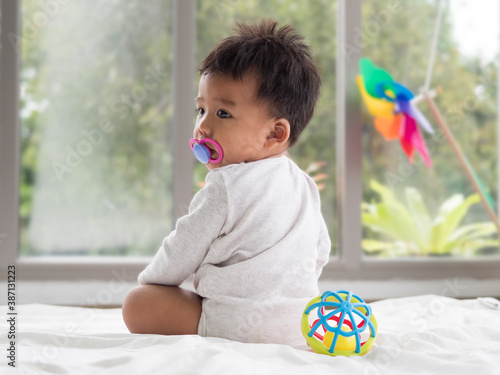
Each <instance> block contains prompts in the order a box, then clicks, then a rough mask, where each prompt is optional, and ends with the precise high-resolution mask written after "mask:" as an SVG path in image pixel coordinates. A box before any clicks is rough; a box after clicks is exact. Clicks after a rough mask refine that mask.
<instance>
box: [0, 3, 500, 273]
mask: <svg viewBox="0 0 500 375" xmlns="http://www.w3.org/2000/svg"><path fill="white" fill-rule="evenodd" d="M361 3H362V0H338V6H337V20H336V21H337V71H336V74H337V76H336V85H337V97H336V101H337V114H336V116H337V144H336V145H333V146H335V147H336V149H337V196H338V199H337V201H338V207H337V209H338V211H337V212H338V216H337V218H338V220H339V232H338V238H337V242H336V241H335V240H336V238H335V237H334V236H333V235H332V242H333V243H335V242H336V243H337V246H338V249H339V251H338V256H336V257H332V258H331V260H330V262H329V264H328V265H327V266H326V267H325V268H324V271H323V274H322V279H323V280H333V279H336V280H339V279H341V280H383V279H394V278H402V279H419V280H426V279H436V278H440V279H442V278H451V277H465V278H467V277H472V278H476V279H483V280H484V279H498V278H500V260H496V259H488V258H487V257H478V258H474V259H446V258H438V259H411V260H408V259H401V260H381V259H367V258H363V254H362V249H361V239H362V224H361V208H360V207H361V201H362V189H361V186H362V184H361V182H362V168H361V166H362V152H361V151H362V148H361V132H362V120H361V113H360V110H359V108H360V104H361V102H360V97H359V93H358V92H357V89H356V86H355V85H354V83H353V82H354V80H355V77H356V75H357V74H358V62H359V59H360V58H361V52H359V53H354V54H353V53H351V54H349V55H348V56H346V53H345V47H346V46H349V45H350V46H356V43H355V40H356V39H355V38H356V30H359V29H361ZM0 6H1V17H2V19H1V27H2V32H1V39H0V41H1V46H3V47H2V50H1V51H0V116H1V118H2V121H1V122H0V172H1V173H0V176H1V178H0V213H1V214H0V264H1V266H0V268H1V270H2V272H4V270H6V269H7V265H9V264H16V265H17V270H18V275H19V276H20V277H21V278H22V279H23V280H109V279H110V278H111V276H112V275H113V274H114V273H116V270H120V272H121V274H122V276H123V278H124V279H125V280H131V281H133V280H135V279H136V277H137V274H138V273H139V272H140V271H141V270H142V269H144V267H146V265H147V264H148V263H149V262H150V260H151V257H47V258H44V257H19V256H18V252H19V240H18V233H19V207H18V202H19V158H20V155H19V149H20V136H19V134H20V121H19V66H20V53H19V52H17V51H16V50H15V48H12V47H13V46H12V45H11V41H10V40H11V39H12V36H19V35H20V30H21V24H20V22H21V18H20V13H21V12H20V9H21V2H20V1H19V2H18V1H0ZM499 22H500V14H499ZM173 37H174V40H175V42H174V64H173V77H174V81H173V85H174V86H173V89H174V98H175V99H174V100H175V101H174V115H173V121H172V127H173V134H174V136H173V139H172V140H171V144H170V147H172V149H173V155H174V168H173V177H174V178H173V181H174V182H173V186H171V188H172V190H173V200H174V205H173V207H174V209H173V212H172V213H171V214H172V216H173V217H174V218H175V219H177V218H179V217H180V216H182V214H183V213H185V212H186V208H187V207H188V205H189V202H190V201H191V199H192V196H193V192H192V188H191V186H192V175H193V165H192V162H191V160H192V156H191V151H190V150H189V148H188V147H185V143H186V139H189V138H190V137H191V128H190V127H189V126H185V124H186V123H190V122H191V121H192V100H193V97H194V93H193V90H192V88H193V87H194V83H195V79H196V77H195V66H194V64H195V43H196V0H174V34H173ZM18 38H19V37H18ZM498 65H499V74H498V82H497V84H498V83H500V64H498ZM497 108H500V95H497ZM499 118H500V116H497V123H498V124H499V126H498V129H499V131H498V132H497V160H498V166H500V149H499V148H500V147H498V145H500V120H499ZM347 124H348V125H349V126H347ZM498 175H499V176H498V181H497V184H498V186H500V173H498ZM499 190H500V189H499ZM352 207H359V210H353V209H352ZM499 213H500V207H499ZM499 216H500V215H499ZM340 249H351V251H341V250H340Z"/></svg>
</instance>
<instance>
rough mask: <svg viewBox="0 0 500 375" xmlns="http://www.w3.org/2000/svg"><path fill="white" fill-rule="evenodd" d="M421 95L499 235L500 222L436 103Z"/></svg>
mask: <svg viewBox="0 0 500 375" xmlns="http://www.w3.org/2000/svg"><path fill="white" fill-rule="evenodd" d="M423 95H424V99H425V101H426V103H427V105H428V106H429V109H430V110H431V113H432V115H433V116H434V118H435V119H436V122H437V124H438V125H439V127H440V128H441V130H442V131H443V133H444V135H445V137H446V139H447V140H448V143H449V144H450V146H451V148H452V149H453V151H454V152H455V155H456V156H457V157H458V160H459V161H460V165H461V166H462V169H463V170H464V171H465V174H466V176H467V178H468V179H469V181H470V182H471V183H472V186H474V190H476V192H477V193H478V194H479V196H480V197H481V203H482V204H483V206H484V208H485V209H486V212H487V213H488V215H489V216H490V218H491V220H492V221H493V223H494V224H495V225H496V227H497V230H498V233H500V222H499V221H498V218H497V216H496V215H495V212H494V211H493V209H492V208H491V206H490V204H489V203H488V198H487V197H486V194H485V193H484V191H483V189H481V186H480V184H479V182H478V181H477V179H476V178H475V176H474V172H473V170H472V167H471V166H470V164H469V163H468V162H467V159H466V158H465V156H464V155H463V153H462V150H461V149H460V146H459V145H458V143H457V141H456V140H455V137H453V134H452V133H451V131H450V129H449V127H448V125H447V124H446V122H445V120H444V118H443V116H441V112H440V111H439V109H438V107H437V106H436V103H435V102H434V100H433V99H432V98H431V96H430V95H429V94H428V93H427V92H424V93H423Z"/></svg>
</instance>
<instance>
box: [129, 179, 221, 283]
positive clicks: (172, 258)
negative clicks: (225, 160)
mask: <svg viewBox="0 0 500 375" xmlns="http://www.w3.org/2000/svg"><path fill="white" fill-rule="evenodd" d="M226 214H227V196H226V189H225V186H224V182H223V179H222V175H221V174H220V173H218V171H213V172H210V173H209V174H208V175H207V179H206V185H205V187H204V188H203V189H202V190H201V191H200V192H198V193H197V194H196V195H195V197H194V198H193V200H192V202H191V205H190V207H189V213H188V214H187V215H185V216H183V217H181V218H180V219H179V220H178V221H177V224H176V228H175V230H174V231H173V232H172V233H170V235H169V236H168V237H166V238H165V239H164V240H163V244H162V246H161V247H160V249H159V250H158V252H157V253H156V255H155V257H154V259H153V261H152V262H151V264H149V265H148V266H147V267H146V269H145V270H144V271H142V273H141V274H140V275H139V278H138V280H139V283H140V284H161V285H180V284H181V283H182V282H183V281H184V280H186V279H187V278H188V277H189V276H191V275H192V274H193V273H195V272H196V270H197V269H198V267H199V266H200V264H201V263H202V261H203V259H204V258H205V256H206V254H207V252H208V249H209V248H210V246H211V244H212V242H213V241H214V240H215V239H216V238H217V237H218V236H219V235H220V233H221V230H222V227H223V226H224V223H225V221H226Z"/></svg>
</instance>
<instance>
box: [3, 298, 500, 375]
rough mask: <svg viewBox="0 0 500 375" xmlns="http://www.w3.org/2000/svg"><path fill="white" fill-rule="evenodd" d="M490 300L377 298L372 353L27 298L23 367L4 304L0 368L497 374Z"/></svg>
mask: <svg viewBox="0 0 500 375" xmlns="http://www.w3.org/2000/svg"><path fill="white" fill-rule="evenodd" d="M489 301H490V302H493V303H492V304H491V303H490V304H489V303H485V302H488V300H480V299H474V300H456V299H452V298H446V297H439V296H435V295H425V296H418V297H408V298H398V299H388V300H383V301H379V302H375V303H373V304H371V305H372V307H373V311H374V314H375V316H376V318H377V321H378V327H379V332H378V337H377V341H376V343H375V345H374V347H373V349H372V350H371V352H369V353H368V354H367V355H365V356H364V357H356V356H354V357H341V356H339V357H330V356H326V355H321V354H316V353H313V352H311V351H309V350H308V349H307V347H306V346H304V348H292V347H289V346H286V345H270V344H243V343H238V342H233V341H229V340H224V339H219V338H203V337H200V336H194V335H193V336H170V337H168V336H161V335H132V334H130V333H128V331H127V329H126V327H125V325H124V323H123V321H122V318H121V310H120V309H103V310H101V309H88V308H76V307H62V306H51V305H41V304H31V305H20V306H17V311H18V315H17V321H18V325H17V332H16V333H17V348H16V368H15V369H12V368H10V367H9V366H7V362H8V359H7V358H6V356H5V353H6V350H5V349H4V348H6V347H7V344H8V341H9V340H8V339H7V328H6V325H5V324H4V322H6V319H7V315H6V313H7V307H6V306H0V312H1V314H2V322H3V323H2V325H1V327H2V328H1V333H0V343H1V347H2V352H3V353H4V354H2V356H1V357H2V358H1V360H0V361H1V363H0V369H1V370H0V373H2V374H3V373H6V374H10V373H18V374H119V375H127V374H157V373H158V374H160V373H161V374H232V375H239V374H252V375H253V374H273V375H280V374H300V375H306V374H315V375H316V374H329V375H331V374H363V375H372V374H373V375H375V374H384V375H385V374H454V375H460V374H464V375H487V374H495V375H497V374H500V309H498V308H497V309H495V306H494V304H495V303H497V302H498V301H497V300H493V299H490V300H489ZM499 305H500V303H499ZM297 324H299V323H297Z"/></svg>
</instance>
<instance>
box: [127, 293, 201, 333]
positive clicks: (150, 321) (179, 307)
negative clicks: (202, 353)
mask: <svg viewBox="0 0 500 375" xmlns="http://www.w3.org/2000/svg"><path fill="white" fill-rule="evenodd" d="M122 314H123V320H124V322H125V325H126V326H127V328H128V329H129V331H130V332H131V333H156V334H161V335H185V334H196V333H197V332H198V322H199V321H200V316H201V297H200V296H198V295H197V294H196V293H194V292H191V291H189V290H185V289H182V288H179V287H177V286H166V285H139V286H138V287H135V288H134V289H132V290H131V291H130V292H129V293H128V294H127V296H126V297H125V301H123V307H122Z"/></svg>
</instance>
